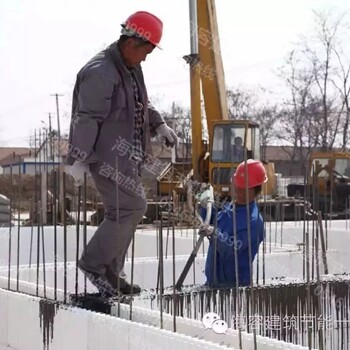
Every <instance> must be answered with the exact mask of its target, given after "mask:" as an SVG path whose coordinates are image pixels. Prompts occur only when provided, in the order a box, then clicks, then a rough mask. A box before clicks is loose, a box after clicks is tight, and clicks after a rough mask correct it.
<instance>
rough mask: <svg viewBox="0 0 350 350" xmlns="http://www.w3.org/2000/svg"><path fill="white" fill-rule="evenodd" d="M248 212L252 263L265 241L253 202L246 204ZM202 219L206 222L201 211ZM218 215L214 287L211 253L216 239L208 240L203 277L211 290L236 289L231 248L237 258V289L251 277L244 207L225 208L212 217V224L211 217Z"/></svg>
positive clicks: (259, 215) (227, 206) (259, 216)
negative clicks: (235, 241)
mask: <svg viewBox="0 0 350 350" xmlns="http://www.w3.org/2000/svg"><path fill="white" fill-rule="evenodd" d="M234 207H235V210H236V230H237V231H236V232H237V244H236V245H235V244H234V235H233V208H234ZM249 212H250V232H251V252H252V261H253V260H254V258H255V256H256V254H257V252H258V250H259V245H260V243H261V242H262V240H263V239H264V223H263V219H262V216H261V214H260V213H259V209H258V206H257V205H256V202H255V201H253V202H251V203H250V204H249ZM201 214H202V217H203V219H204V218H205V214H206V210H205V209H203V210H202V213H201ZM215 215H217V228H216V235H217V242H216V250H217V252H216V274H217V275H216V283H215V278H214V258H215V255H214V250H215V238H214V237H211V238H210V244H209V248H208V254H207V260H206V264H205V275H206V277H207V282H206V284H207V285H210V286H212V287H234V286H235V285H236V272H235V258H234V246H236V248H237V258H238V278H239V285H241V286H246V285H249V284H250V273H251V270H252V268H253V266H252V265H251V266H250V263H249V250H248V245H249V244H248V229H247V228H248V226H247V208H246V205H235V206H233V205H232V203H230V204H226V205H225V206H224V207H223V208H222V209H221V210H220V211H219V212H218V213H217V214H215V212H214V213H213V215H212V220H211V224H214V221H215V219H214V217H215Z"/></svg>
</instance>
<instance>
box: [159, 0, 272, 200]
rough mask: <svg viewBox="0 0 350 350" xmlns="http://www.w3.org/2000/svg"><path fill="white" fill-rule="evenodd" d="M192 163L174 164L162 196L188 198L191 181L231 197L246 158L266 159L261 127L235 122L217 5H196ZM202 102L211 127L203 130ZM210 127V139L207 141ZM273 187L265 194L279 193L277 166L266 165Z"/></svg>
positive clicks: (205, 1) (198, 0) (202, 0)
mask: <svg viewBox="0 0 350 350" xmlns="http://www.w3.org/2000/svg"><path fill="white" fill-rule="evenodd" d="M189 4H190V9H189V10H190V11H189V12H190V31H191V53H190V54H189V55H187V56H185V57H184V59H185V60H186V62H187V63H188V64H189V70H190V85H191V119H192V162H191V163H190V164H184V163H176V162H173V163H171V164H169V165H168V167H167V168H166V169H165V170H164V171H163V172H162V174H161V175H160V176H159V178H158V186H159V193H160V195H167V194H169V193H171V192H172V191H175V192H176V193H178V194H181V193H182V194H186V191H187V190H186V184H187V183H188V180H189V179H192V180H195V181H197V182H200V183H210V184H211V185H212V186H213V188H214V191H215V193H216V194H219V195H220V196H221V197H222V198H227V197H230V193H231V177H232V175H233V174H234V172H235V169H236V168H237V166H238V164H239V163H241V162H242V161H243V160H244V159H245V158H247V159H249V158H253V159H260V133H259V125H258V124H256V123H254V122H252V121H249V120H230V119H229V117H228V104H227V99H226V86H225V78H224V70H223V64H222V58H221V50H220V41H219V34H218V23H217V17H216V9H215V2H214V0H190V2H189ZM202 98H203V101H204V110H205V116H206V121H207V125H205V123H204V125H203V122H202V120H203V118H202V104H201V102H202ZM205 126H206V128H207V132H208V136H209V137H208V140H204V139H203V134H204V132H203V131H204V130H205ZM265 167H266V170H267V172H268V177H269V182H268V183H267V184H266V185H265V186H264V193H265V194H272V192H273V190H274V188H275V174H274V166H273V164H272V163H266V164H265Z"/></svg>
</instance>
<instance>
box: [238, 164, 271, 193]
mask: <svg viewBox="0 0 350 350" xmlns="http://www.w3.org/2000/svg"><path fill="white" fill-rule="evenodd" d="M246 175H248V188H252V187H256V186H259V185H262V184H263V183H265V182H266V181H267V180H268V179H267V176H266V171H265V168H264V165H263V164H262V163H261V162H260V161H259V160H254V159H248V160H247V169H246V163H245V162H242V163H241V164H239V165H238V167H237V169H236V172H235V174H234V175H233V179H232V180H233V184H234V186H235V187H239V188H245V187H246Z"/></svg>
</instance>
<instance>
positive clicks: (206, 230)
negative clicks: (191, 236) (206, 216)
mask: <svg viewBox="0 0 350 350" xmlns="http://www.w3.org/2000/svg"><path fill="white" fill-rule="evenodd" d="M213 233H214V227H213V226H210V225H208V224H201V225H200V226H199V229H198V234H199V235H204V236H207V237H209V236H211V235H212V234H213Z"/></svg>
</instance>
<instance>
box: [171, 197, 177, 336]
mask: <svg viewBox="0 0 350 350" xmlns="http://www.w3.org/2000/svg"><path fill="white" fill-rule="evenodd" d="M175 197H176V192H175V191H173V201H174V205H173V217H172V220H171V221H172V248H173V249H172V250H173V252H172V255H173V331H174V332H176V314H177V294H176V288H175V284H176V276H175V274H176V267H175V257H176V250H175V218H174V216H175V215H174V214H175V202H176V201H175Z"/></svg>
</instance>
